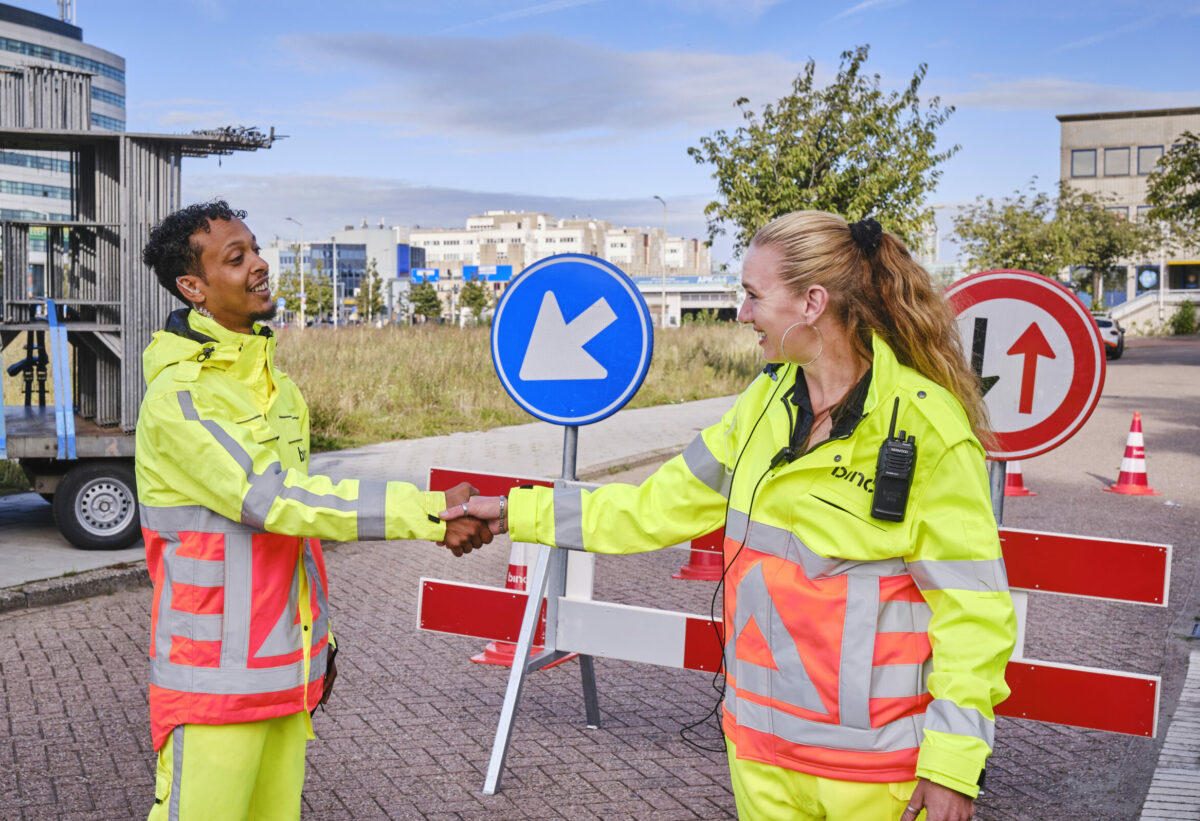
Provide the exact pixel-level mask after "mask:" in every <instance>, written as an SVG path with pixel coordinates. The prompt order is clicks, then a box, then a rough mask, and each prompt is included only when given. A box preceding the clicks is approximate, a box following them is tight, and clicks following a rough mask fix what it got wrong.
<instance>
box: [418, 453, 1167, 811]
mask: <svg viewBox="0 0 1200 821" xmlns="http://www.w3.org/2000/svg"><path fill="white" fill-rule="evenodd" d="M458 475H460V476H462V477H464V478H467V480H468V481H471V482H472V484H474V485H476V486H477V487H480V486H481V483H480V482H477V481H475V480H474V478H472V477H473V476H474V475H473V474H466V473H460V474H458ZM455 481H459V479H456V480H455ZM523 483H525V482H514V483H513V484H523ZM509 487H512V485H509ZM1000 540H1001V546H1002V548H1003V552H1004V561H1005V565H1006V567H1007V570H1008V578H1009V585H1010V587H1011V589H1012V596H1013V603H1014V606H1015V607H1016V610H1017V645H1016V650H1015V652H1014V653H1013V658H1012V660H1011V661H1010V662H1009V664H1008V669H1007V671H1006V680H1007V681H1008V684H1009V686H1010V687H1011V688H1012V695H1011V696H1010V697H1009V698H1008V699H1007V700H1006V701H1004V702H1003V703H1001V704H1000V705H999V706H998V707H997V708H996V712H997V713H998V714H999V715H1007V716H1013V717H1017V718H1027V719H1031V720H1034V721H1043V722H1049V723H1055V724H1069V725H1074V726H1078V727H1087V728H1091V729H1097V730H1104V731H1107V732H1115V733H1126V734H1130V735H1138V736H1144V737H1148V738H1152V737H1154V735H1155V734H1156V732H1157V721H1158V702H1159V691H1160V686H1161V679H1160V677H1158V676H1147V675H1141V674H1137V673H1126V672H1121V671H1116V670H1105V669H1099V668H1094V667H1082V666H1076V665H1071V664H1062V663H1059V662H1053V661H1040V660H1033V659H1027V658H1025V657H1024V641H1025V614H1026V597H1027V594H1028V592H1029V591H1037V592H1042V593H1056V594H1061V595H1069V596H1084V597H1089V598H1100V599H1108V600H1112V601H1119V602H1126V603H1130V604H1143V605H1152V606H1158V607H1165V606H1166V604H1167V591H1168V582H1169V580H1170V568H1171V546H1170V545H1165V544H1154V543H1149V542H1130V541H1120V540H1116V539H1093V538H1088V537H1084V536H1072V535H1066V534H1059V533H1042V532H1036V531H1028V530H1016V529H1010V528H1000ZM539 551H540V552H539V558H538V563H537V569H536V570H535V571H534V573H533V577H532V578H533V579H534V581H533V582H532V584H533V585H534V586H535V587H537V588H538V589H537V590H536V591H535V592H536V593H537V594H538V595H539V597H540V596H541V595H542V592H543V591H544V590H545V589H546V582H545V579H546V574H547V572H548V571H547V569H546V568H547V566H548V564H549V563H553V561H554V560H556V559H562V558H564V554H565V559H566V562H567V569H566V571H565V575H566V579H567V582H566V585H565V590H566V592H565V593H564V594H561V595H550V594H546V595H545V598H544V599H542V601H541V603H540V608H538V609H537V612H538V614H539V616H538V618H537V619H536V622H535V621H534V613H535V610H534V609H533V608H532V605H534V604H535V602H531V601H529V595H528V593H527V592H524V591H518V590H513V589H498V588H492V587H484V586H481V585H471V584H461V583H457V582H450V581H442V580H438V579H421V582H420V592H419V598H418V603H417V609H418V623H419V626H420V627H421V629H424V630H433V631H438V632H444V633H452V634H455V635H467V636H476V637H478V638H482V639H488V640H492V641H507V642H512V641H517V642H518V643H520V642H521V641H524V642H525V646H528V644H529V643H533V644H539V645H540V644H545V645H546V646H547V647H548V648H550V650H549V651H548V654H554V653H561V652H564V651H565V652H573V653H578V654H580V658H581V660H588V664H589V665H590V658H591V657H593V656H601V657H604V658H614V659H621V660H624V661H633V662H641V663H645V664H656V665H660V666H667V667H679V668H684V669H688V670H699V671H704V672H714V671H716V670H718V669H719V666H720V663H721V638H720V636H721V630H722V626H721V624H720V622H719V621H717V622H714V621H713V620H712V619H710V618H709V617H707V616H700V615H693V614H689V613H680V612H677V611H670V610H658V609H655V608H648V607H636V606H632V605H625V604H616V603H613V602H602V601H594V600H592V598H591V575H590V565H589V566H588V570H587V572H586V574H585V573H582V572H573V571H572V569H571V562H572V561H577V560H585V559H591V558H592V556H591V554H584V553H581V552H579V551H557V550H552V549H550V548H539ZM585 576H586V579H587V583H586V586H581V585H580V584H579V582H578V579H579V578H583V577H585ZM573 577H574V578H576V582H575V583H574V584H573V583H572V581H571V579H572V578H573ZM573 588H574V590H573ZM527 605H528V606H527ZM547 614H549V616H547ZM547 618H549V628H550V630H549V633H550V639H549V640H547V632H548V630H547ZM523 619H524V620H525V624H523V622H522V620H523ZM535 624H536V628H533V627H532V626H533V625H535ZM523 628H524V630H532V634H531V635H529V634H523ZM527 658H528V656H527ZM525 664H526V669H530V665H533V664H536V659H534V660H531V661H526V662H525ZM518 666H519V665H518ZM588 669H590V667H589V668H588ZM512 675H513V676H514V677H515V678H510V683H509V687H510V691H511V690H512V688H513V687H514V686H515V687H516V691H515V692H516V694H517V695H516V696H515V698H519V693H520V677H519V676H518V669H517V667H516V666H514V668H513V671H512ZM514 681H516V684H514ZM593 697H594V694H593ZM586 698H587V694H586V690H585V699H586ZM506 700H507V699H506ZM513 703H514V705H515V700H514V702H513ZM512 709H513V710H515V706H514V707H513V708H512ZM597 714H598V713H597ZM511 720H512V714H511V712H509V713H508V715H507V717H506V716H505V714H504V713H503V712H502V715H501V728H505V727H508V728H511ZM502 735H503V734H502V733H501V730H499V729H498V731H497V745H498V748H499V745H500V742H501V740H502ZM503 740H504V746H503V747H502V748H500V749H505V750H506V749H507V735H503ZM496 750H497V748H494V749H493V761H492V766H490V767H489V779H488V782H487V784H488V785H490V786H491V789H494V788H495V785H496V784H497V783H498V768H500V767H502V766H503V754H499V755H498V754H497V751H496ZM497 762H499V763H497ZM488 789H489V786H487V785H485V792H487V791H488Z"/></svg>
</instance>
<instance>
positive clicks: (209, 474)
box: [136, 200, 492, 821]
mask: <svg viewBox="0 0 1200 821" xmlns="http://www.w3.org/2000/svg"><path fill="white" fill-rule="evenodd" d="M244 216H245V212H242V211H234V210H231V209H230V208H229V206H228V205H227V204H226V203H225V202H223V201H220V200H218V201H214V202H211V203H206V204H201V205H192V206H189V207H188V208H185V209H183V210H181V211H177V212H176V213H174V214H171V215H170V216H168V217H167V218H166V219H164V220H163V221H162V223H161V224H160V225H158V226H157V227H156V228H155V229H154V230H153V231H152V232H151V235H150V241H149V243H147V245H146V248H145V249H144V251H143V254H142V259H143V261H144V262H145V263H146V265H148V266H149V267H150V268H152V269H153V270H154V272H155V275H156V276H157V277H158V280H159V283H160V284H161V285H162V286H163V287H164V288H166V289H167V290H168V291H170V292H171V293H172V294H174V295H175V296H177V297H179V298H180V299H182V300H183V301H184V302H187V303H189V304H190V305H191V309H190V310H189V309H187V308H181V309H179V310H177V311H174V312H173V313H171V315H170V316H169V317H168V319H167V324H166V328H165V330H163V331H159V332H158V333H156V334H155V335H154V339H153V341H151V343H150V345H149V347H147V348H146V351H145V354H144V363H145V372H146V382H147V385H148V389H147V391H146V395H145V398H144V399H143V401H142V406H141V412H140V416H139V419H138V426H137V460H136V461H137V484H138V500H139V502H140V503H141V517H142V532H143V534H144V536H145V541H146V563H147V569H148V570H149V572H150V575H151V577H152V579H153V581H154V603H153V608H152V614H151V632H150V721H151V730H152V733H153V741H154V748H155V749H156V750H157V751H158V775H157V782H156V785H155V792H154V796H155V805H154V807H153V809H152V810H151V812H150V818H151V819H184V821H186V819H189V818H191V819H197V818H221V819H241V818H272V819H274V818H280V819H284V818H287V819H296V818H299V817H300V790H301V787H302V785H303V781H304V752H305V743H306V741H307V739H310V738H313V737H314V736H313V733H312V721H311V719H310V713H311V711H312V710H313V709H315V708H316V706H317V705H318V704H324V703H325V701H326V700H327V699H328V698H329V693H330V689H331V687H332V685H333V680H334V678H335V676H336V674H337V673H336V668H335V667H334V664H333V655H334V653H335V652H336V643H335V642H334V639H333V635H332V633H331V632H330V628H329V606H328V600H327V594H328V584H327V581H326V576H325V564H324V560H323V558H322V554H321V546H320V542H319V541H318V539H335V540H340V541H350V540H362V539H431V540H436V541H438V543H439V544H445V545H446V546H447V547H449V548H450V550H451V551H453V552H454V554H455V555H456V556H457V555H461V554H462V553H464V552H470V551H471V550H472V549H473V548H476V547H479V546H480V545H481V544H484V543H486V542H490V541H491V539H492V534H491V532H490V531H489V530H488V528H487V526H486V525H484V524H483V523H481V522H479V521H478V520H475V519H464V520H456V521H455V522H452V523H450V524H448V525H444V524H443V523H442V522H441V521H440V520H439V519H438V516H437V514H438V511H440V510H442V509H443V508H445V507H453V506H455V505H461V504H463V503H464V502H465V501H466V500H467V499H468V498H469V497H470V495H472V494H473V493H474V491H473V489H472V488H470V487H469V486H468V485H467V484H466V483H463V484H460V485H458V486H457V487H455V488H453V489H452V490H450V491H449V492H447V493H445V494H442V493H424V492H421V491H419V490H418V489H417V488H416V487H414V486H413V485H410V484H407V483H405V482H369V481H364V480H357V479H344V480H342V481H340V482H334V481H333V480H331V479H329V478H328V477H325V476H310V475H308V457H309V416H308V407H307V406H306V405H305V403H304V399H303V398H302V397H301V395H300V391H299V390H298V389H297V387H296V385H295V383H293V382H292V380H291V379H289V378H288V377H287V375H286V374H284V373H282V372H281V371H279V370H278V369H277V368H276V367H275V364H274V351H275V339H274V337H273V336H272V334H271V330H270V328H268V327H266V326H263V325H259V324H258V323H259V322H262V321H264V320H267V319H270V318H271V317H272V316H273V315H274V312H275V305H274V301H273V298H272V295H271V289H270V285H269V282H268V270H267V264H266V263H265V262H264V261H263V259H262V257H260V256H259V254H258V251H259V249H258V243H257V242H256V241H255V239H254V235H253V234H252V233H250V230H249V229H248V228H247V227H246V225H245V223H244V222H242V219H243V217H244ZM459 522H463V523H464V524H463V526H461V527H456V526H455V525H458V524H459Z"/></svg>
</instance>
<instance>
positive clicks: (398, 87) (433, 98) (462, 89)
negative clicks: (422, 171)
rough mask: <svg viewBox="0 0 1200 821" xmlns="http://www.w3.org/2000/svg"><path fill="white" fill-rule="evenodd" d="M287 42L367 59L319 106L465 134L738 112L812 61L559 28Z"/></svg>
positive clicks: (702, 124)
mask: <svg viewBox="0 0 1200 821" xmlns="http://www.w3.org/2000/svg"><path fill="white" fill-rule="evenodd" d="M280 44H281V48H282V49H283V50H284V51H285V52H287V53H290V54H304V55H305V60H306V62H308V63H309V66H310V68H313V67H315V66H314V61H316V62H317V63H324V64H325V66H324V68H325V70H327V71H330V72H336V71H339V70H342V71H344V70H346V69H347V68H351V69H352V68H358V69H362V70H365V72H366V73H365V74H364V77H363V79H362V80H361V81H358V82H349V81H348V82H347V83H346V84H344V87H349V88H355V87H358V88H360V89H361V90H359V91H355V92H350V93H341V94H340V95H339V97H338V98H337V100H336V101H335V100H311V101H310V102H309V103H308V107H309V109H310V110H311V112H312V113H313V116H321V117H324V118H326V119H328V118H329V117H330V116H332V117H337V118H345V119H353V120H361V119H367V120H373V121H375V122H382V123H390V124H393V125H395V126H397V127H401V128H403V129H405V130H406V131H407V132H410V133H411V132H414V131H415V132H417V133H426V134H438V135H442V136H457V137H464V138H480V137H485V138H488V139H495V138H500V139H503V138H509V137H521V138H529V139H533V138H537V139H545V138H547V137H555V136H558V137H561V136H563V135H572V136H585V137H602V136H605V135H611V134H619V133H638V132H642V133H644V132H651V131H663V130H666V129H670V128H672V127H675V126H687V127H689V128H693V129H695V128H711V127H713V126H714V125H722V124H727V123H730V122H733V121H734V120H735V119H736V118H737V112H736V110H735V109H734V108H733V101H734V100H736V99H737V98H738V97H741V96H746V97H749V98H751V100H752V101H753V102H754V103H756V104H761V103H763V102H766V101H769V100H774V99H777V98H778V97H779V96H780V95H781V94H783V93H786V91H787V90H788V87H789V84H790V82H791V80H792V78H794V77H795V75H796V74H797V73H798V72H799V71H800V70H801V69H802V68H803V65H802V64H801V63H797V62H794V61H791V60H788V59H785V58H783V57H779V56H776V55H770V54H758V55H727V54H706V53H695V52H684V51H644V52H626V51H617V50H613V49H608V48H604V47H601V46H597V45H594V44H590V43H586V42H580V41H577V40H569V39H566V38H563V37H557V36H550V35H533V34H527V35H521V36H516V37H509V38H478V37H447V36H443V37H427V36H423V37H416V36H404V35H387V34H369V33H356V34H308V35H294V36H287V37H283V38H281V40H280Z"/></svg>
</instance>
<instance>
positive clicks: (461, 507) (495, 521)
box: [438, 496, 504, 533]
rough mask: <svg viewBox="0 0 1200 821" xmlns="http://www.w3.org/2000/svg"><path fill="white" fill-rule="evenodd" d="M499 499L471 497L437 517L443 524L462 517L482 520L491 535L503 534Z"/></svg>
mask: <svg viewBox="0 0 1200 821" xmlns="http://www.w3.org/2000/svg"><path fill="white" fill-rule="evenodd" d="M500 499H501V497H499V496H472V497H471V498H470V499H467V500H466V501H465V502H463V503H461V504H456V505H453V506H452V507H449V508H447V509H446V510H443V511H442V512H441V513H439V514H438V515H439V516H441V518H442V521H445V522H452V521H454V520H455V519H461V518H463V517H464V516H471V517H474V518H476V519H483V520H484V521H486V522H487V524H488V528H489V529H490V530H491V531H492V532H493V533H503V532H504V529H502V528H501V523H500Z"/></svg>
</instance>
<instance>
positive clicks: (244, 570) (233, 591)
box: [221, 534, 254, 670]
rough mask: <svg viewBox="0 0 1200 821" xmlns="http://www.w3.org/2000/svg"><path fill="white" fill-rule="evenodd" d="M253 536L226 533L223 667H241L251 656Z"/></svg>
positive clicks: (231, 668) (222, 641)
mask: <svg viewBox="0 0 1200 821" xmlns="http://www.w3.org/2000/svg"><path fill="white" fill-rule="evenodd" d="M252 539H253V537H252V536H251V535H249V534H245V535H228V536H226V537H225V631H224V634H223V635H222V636H221V667H222V668H224V669H226V670H236V669H241V668H243V667H245V666H246V661H247V660H248V659H249V657H250V612H251V609H252V608H253V595H254V591H253V579H252V578H251V575H252V571H253V567H254V563H253V547H252Z"/></svg>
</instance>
